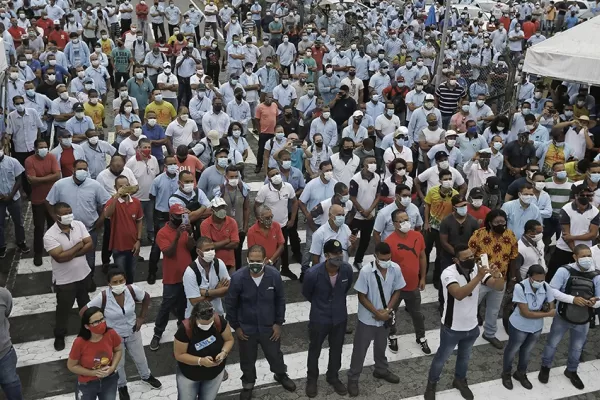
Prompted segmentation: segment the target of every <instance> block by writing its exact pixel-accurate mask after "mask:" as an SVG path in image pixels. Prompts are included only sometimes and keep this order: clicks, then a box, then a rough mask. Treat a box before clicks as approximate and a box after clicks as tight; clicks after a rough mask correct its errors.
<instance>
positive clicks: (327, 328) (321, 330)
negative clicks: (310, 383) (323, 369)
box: [307, 320, 348, 380]
mask: <svg viewBox="0 0 600 400" xmlns="http://www.w3.org/2000/svg"><path fill="white" fill-rule="evenodd" d="M347 324H348V320H344V322H342V323H339V324H337V325H329V324H328V325H321V324H317V323H313V322H310V323H309V324H308V334H309V340H310V343H309V344H308V360H307V364H308V373H307V377H308V379H309V380H317V379H319V357H320V356H321V349H322V348H323V342H324V341H325V338H327V341H328V342H329V363H328V364H327V374H326V377H327V380H331V379H339V376H338V374H339V372H340V369H341V368H342V347H343V346H344V336H345V335H346V325H347Z"/></svg>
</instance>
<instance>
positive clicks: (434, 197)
mask: <svg viewBox="0 0 600 400" xmlns="http://www.w3.org/2000/svg"><path fill="white" fill-rule="evenodd" d="M457 194H458V192H457V191H456V190H454V189H452V193H451V194H449V195H445V196H442V194H441V193H440V186H436V187H433V188H431V189H430V190H429V191H427V195H426V196H425V203H427V204H428V205H429V225H430V226H431V228H433V229H436V230H439V229H440V224H441V223H442V220H443V219H444V218H446V217H447V216H448V215H450V213H451V212H452V197H454V196H455V195H457Z"/></svg>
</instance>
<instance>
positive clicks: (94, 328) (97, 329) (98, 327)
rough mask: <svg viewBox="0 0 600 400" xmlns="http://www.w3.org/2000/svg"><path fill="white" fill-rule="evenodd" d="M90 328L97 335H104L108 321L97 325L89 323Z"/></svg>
mask: <svg viewBox="0 0 600 400" xmlns="http://www.w3.org/2000/svg"><path fill="white" fill-rule="evenodd" d="M88 329H89V330H90V332H92V333H95V334H96V335H104V333H105V332H106V321H102V322H100V323H99V324H98V325H96V326H91V325H88Z"/></svg>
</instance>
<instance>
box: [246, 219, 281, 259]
mask: <svg viewBox="0 0 600 400" xmlns="http://www.w3.org/2000/svg"><path fill="white" fill-rule="evenodd" d="M255 244H258V245H261V246H262V247H264V249H265V253H266V257H267V258H268V259H271V258H272V257H273V254H275V251H276V250H277V247H279V246H281V245H284V244H285V241H284V239H283V232H281V225H279V224H278V223H277V222H275V221H273V223H272V224H271V227H270V228H269V232H267V234H266V235H265V234H264V233H263V231H262V230H261V229H260V226H259V225H258V222H256V223H255V224H254V225H252V226H251V227H250V229H248V248H250V247H252V246H254V245H255Z"/></svg>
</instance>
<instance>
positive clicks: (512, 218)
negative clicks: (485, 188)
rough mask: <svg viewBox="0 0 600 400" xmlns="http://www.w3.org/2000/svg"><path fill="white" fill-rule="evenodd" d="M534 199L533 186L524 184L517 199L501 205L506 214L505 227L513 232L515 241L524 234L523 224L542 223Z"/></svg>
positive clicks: (527, 183)
mask: <svg viewBox="0 0 600 400" xmlns="http://www.w3.org/2000/svg"><path fill="white" fill-rule="evenodd" d="M535 203H536V197H535V194H534V192H533V185H532V184H531V183H529V182H526V183H525V184H524V185H523V186H521V188H520V189H519V198H518V199H516V200H511V201H507V202H506V203H504V204H503V205H502V210H503V211H504V212H505V213H506V216H507V218H508V221H507V223H506V227H507V228H508V229H510V230H511V231H513V233H514V234H515V236H516V237H517V240H519V239H520V238H521V236H523V233H524V232H525V223H526V222H527V221H529V220H531V219H535V220H536V221H539V222H540V224H541V223H542V216H541V214H540V209H539V208H538V206H537V205H536V204H535Z"/></svg>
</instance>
